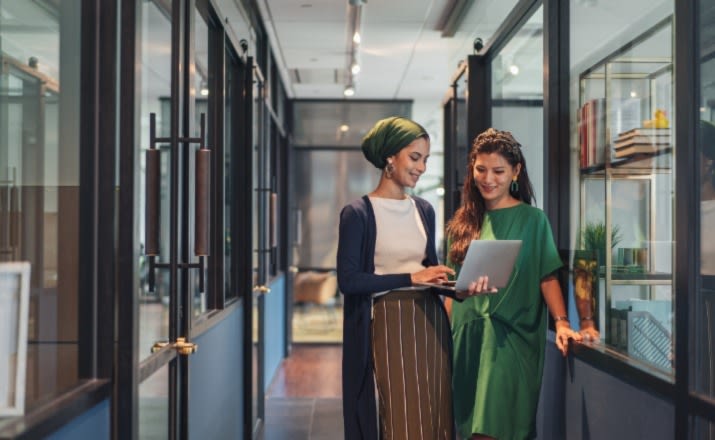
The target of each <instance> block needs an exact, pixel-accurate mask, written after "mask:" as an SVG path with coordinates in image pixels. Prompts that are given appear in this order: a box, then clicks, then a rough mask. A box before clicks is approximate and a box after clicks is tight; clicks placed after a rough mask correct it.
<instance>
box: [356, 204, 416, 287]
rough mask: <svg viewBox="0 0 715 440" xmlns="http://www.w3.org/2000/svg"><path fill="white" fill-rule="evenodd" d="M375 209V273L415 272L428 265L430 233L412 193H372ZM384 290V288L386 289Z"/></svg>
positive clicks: (373, 207)
mask: <svg viewBox="0 0 715 440" xmlns="http://www.w3.org/2000/svg"><path fill="white" fill-rule="evenodd" d="M370 203H372V209H373V211H374V213H375V226H376V229H377V239H376V241H375V274H377V275H385V274H393V273H414V272H417V271H420V270H422V269H424V266H423V265H422V261H424V259H425V258H426V252H425V250H426V249H427V233H426V232H425V227H424V225H423V224H422V219H421V218H420V213H419V211H417V206H416V205H415V201H414V200H413V199H412V198H411V197H407V198H405V199H402V200H396V199H385V198H380V197H370ZM383 293H384V292H383Z"/></svg>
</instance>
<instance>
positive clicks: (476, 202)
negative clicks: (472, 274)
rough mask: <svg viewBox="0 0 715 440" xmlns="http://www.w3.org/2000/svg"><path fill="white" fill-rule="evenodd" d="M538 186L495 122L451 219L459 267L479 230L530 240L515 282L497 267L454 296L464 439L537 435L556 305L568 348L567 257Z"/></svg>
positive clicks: (559, 337) (474, 153) (487, 235)
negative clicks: (560, 272)
mask: <svg viewBox="0 0 715 440" xmlns="http://www.w3.org/2000/svg"><path fill="white" fill-rule="evenodd" d="M532 200H533V189H532V186H531V182H530V181H529V175H528V174H527V172H526V163H525V161H524V156H523V154H522V152H521V145H520V144H519V143H518V142H517V141H516V140H515V139H514V137H513V136H512V135H511V133H509V132H506V131H499V130H495V129H492V128H490V129H488V130H487V131H485V132H483V133H482V134H480V135H479V136H477V138H476V139H475V141H474V145H473V146H472V150H471V152H470V155H469V165H468V172H467V178H466V179H465V182H464V188H463V192H462V206H461V207H460V208H459V209H458V210H457V212H456V213H455V214H454V217H453V218H452V220H451V221H450V222H449V224H448V225H447V235H448V238H449V241H450V243H451V244H450V251H449V256H448V257H449V258H448V259H449V262H450V263H452V264H453V265H455V266H457V267H459V265H460V264H461V263H462V261H463V260H464V256H465V253H466V250H467V247H468V246H469V243H470V242H471V240H473V239H480V240H495V239H496V240H522V248H521V252H520V254H519V256H518V258H517V261H516V263H515V266H514V270H513V272H512V275H511V278H510V280H509V283H508V285H507V286H506V287H505V288H503V289H499V290H497V289H495V288H492V287H490V285H489V280H488V278H487V277H482V278H480V279H479V280H477V281H475V282H474V283H472V284H471V285H470V288H469V291H468V292H460V293H459V294H458V295H459V296H462V297H463V298H464V301H462V302H454V304H453V306H452V337H453V341H454V365H453V376H452V384H453V390H454V391H453V399H454V417H455V422H456V426H457V429H458V432H459V433H460V435H461V437H462V438H464V439H489V438H496V439H499V440H510V439H530V438H534V437H535V436H536V407H537V402H538V400H539V389H540V387H541V375H542V371H543V366H544V348H545V344H546V309H547V308H548V310H549V312H551V314H552V316H553V317H554V320H555V321H556V345H557V347H558V348H559V350H560V351H561V352H562V353H563V354H564V355H565V354H566V352H567V350H568V339H569V338H573V339H574V340H576V341H580V340H581V336H580V335H579V334H578V333H576V332H574V331H573V330H571V328H570V326H569V321H568V318H567V316H566V308H565V305H564V301H563V297H562V294H561V288H560V286H559V282H558V280H557V279H556V278H555V276H554V272H555V271H556V270H557V269H559V268H560V267H561V265H562V262H561V258H560V257H559V254H558V252H557V250H556V246H555V244H554V240H553V237H552V233H551V226H550V225H549V221H548V219H547V218H546V215H544V213H543V211H541V210H540V209H538V208H536V207H533V206H531V202H532Z"/></svg>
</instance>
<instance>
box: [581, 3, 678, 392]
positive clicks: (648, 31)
mask: <svg viewBox="0 0 715 440" xmlns="http://www.w3.org/2000/svg"><path fill="white" fill-rule="evenodd" d="M609 5H610V7H612V8H618V9H619V10H621V13H619V14H618V18H616V19H614V16H613V15H608V14H607V11H608V10H609ZM600 6H601V7H599V8H592V7H588V5H586V4H582V3H574V4H572V5H571V17H570V20H571V22H570V26H571V31H570V33H571V40H570V41H571V50H570V59H571V80H570V88H571V92H570V110H571V111H570V120H571V154H572V160H571V164H572V169H571V182H572V190H571V197H572V203H571V206H572V212H571V216H572V219H574V221H573V223H572V224H573V225H575V227H574V228H573V229H572V233H571V239H572V244H573V245H572V249H574V252H573V253H572V260H571V269H572V279H571V283H570V284H571V285H570V287H571V288H572V290H573V299H574V304H575V308H576V309H577V310H578V311H579V314H578V315H577V314H576V313H572V314H571V315H572V320H573V321H578V319H579V318H578V317H579V316H580V319H581V320H593V322H594V323H595V325H596V327H597V328H598V330H599V331H600V333H601V341H599V343H598V344H596V347H599V348H601V349H603V350H605V351H607V352H609V353H612V354H614V355H616V356H617V357H619V358H621V359H623V360H624V361H625V362H627V363H630V364H632V365H635V366H637V367H638V368H642V369H645V370H646V371H649V372H651V373H652V374H655V375H658V376H659V377H662V378H665V379H667V380H671V381H672V380H673V371H674V344H673V337H674V331H673V330H674V313H673V311H674V296H673V295H674V292H673V279H674V278H673V239H674V235H673V231H674V227H675V225H674V211H673V206H674V200H673V194H674V182H675V178H674V177H675V176H674V168H673V164H674V156H675V155H676V152H675V149H674V148H673V134H674V130H673V129H674V127H673V125H674V124H673V120H674V111H675V108H674V98H675V97H674V81H673V59H674V56H673V55H674V54H673V38H674V35H673V24H672V20H673V15H672V14H673V2H659V3H653V2H645V1H634V2H629V3H628V4H624V3H623V2H618V1H616V0H609V1H606V2H602V3H601V5H600ZM593 23H595V24H597V26H594V25H593ZM594 42H602V44H594ZM572 324H573V325H574V326H577V325H578V324H579V322H572Z"/></svg>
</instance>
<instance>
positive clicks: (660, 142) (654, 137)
mask: <svg viewBox="0 0 715 440" xmlns="http://www.w3.org/2000/svg"><path fill="white" fill-rule="evenodd" d="M670 142H671V140H670V129H669V128H634V129H631V130H628V131H624V132H623V133H620V134H619V135H618V138H617V139H616V140H615V141H614V142H613V148H614V150H615V155H616V157H617V158H623V157H629V156H633V155H634V154H643V153H648V154H654V153H657V152H659V151H663V150H666V149H667V148H670V145H671V144H670Z"/></svg>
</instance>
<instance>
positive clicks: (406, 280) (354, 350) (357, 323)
mask: <svg viewBox="0 0 715 440" xmlns="http://www.w3.org/2000/svg"><path fill="white" fill-rule="evenodd" d="M362 150H363V153H364V154H365V157H366V158H367V160H369V161H370V162H371V163H372V164H373V165H375V166H376V167H377V168H379V169H381V170H382V174H381V176H380V182H379V183H378V185H377V187H376V188H375V190H374V191H372V192H371V193H370V194H368V195H366V196H363V197H362V198H360V199H358V200H356V201H354V202H352V203H350V204H349V205H347V206H345V207H344V208H343V210H342V212H341V213H340V231H339V240H338V261H337V270H338V284H339V287H340V291H341V292H342V293H343V294H344V295H345V303H344V309H343V310H344V321H343V418H344V426H345V438H346V439H348V440H351V439H369V440H372V439H376V438H383V439H452V438H453V436H454V434H453V431H454V429H453V419H452V401H451V399H452V397H451V396H452V394H451V369H452V368H451V334H450V329H449V323H448V319H447V314H446V312H445V310H444V307H443V305H442V301H440V298H439V296H437V295H436V294H434V293H433V292H431V291H430V290H429V289H425V288H424V287H417V286H418V285H419V284H420V283H427V282H438V281H441V280H446V279H447V276H448V275H449V274H453V273H454V271H453V270H452V269H450V268H448V267H446V266H444V265H440V264H438V261H437V252H436V249H435V214H434V209H433V208H432V206H431V205H430V204H429V203H428V202H427V201H426V200H424V199H421V198H419V197H415V196H409V195H407V193H406V191H405V190H406V188H414V187H415V185H416V184H417V181H418V180H419V178H420V176H421V175H422V173H424V172H425V169H426V165H427V158H428V157H429V150H430V145H429V136H428V135H427V132H426V131H425V129H424V128H422V126H420V125H419V124H417V123H416V122H414V121H411V120H409V119H406V118H400V117H391V118H387V119H383V120H380V121H378V122H377V124H375V126H374V127H373V128H372V129H371V130H370V131H369V132H368V134H367V135H366V136H365V138H364V139H363V144H362ZM375 388H377V392H378V396H379V399H376V396H375ZM376 400H379V404H378V405H377V407H376ZM378 407H379V410H378ZM378 415H379V428H378ZM380 435H381V437H380Z"/></svg>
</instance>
